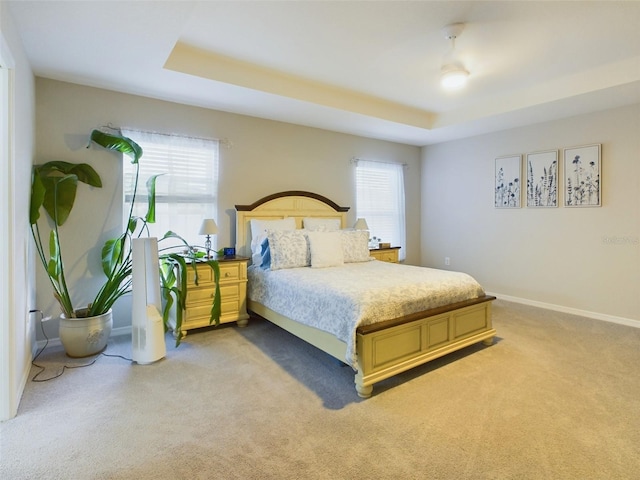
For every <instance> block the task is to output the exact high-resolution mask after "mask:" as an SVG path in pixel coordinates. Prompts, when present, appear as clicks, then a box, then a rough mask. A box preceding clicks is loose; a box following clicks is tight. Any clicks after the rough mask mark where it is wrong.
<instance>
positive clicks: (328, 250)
mask: <svg viewBox="0 0 640 480" xmlns="http://www.w3.org/2000/svg"><path fill="white" fill-rule="evenodd" d="M307 238H308V239H309V250H310V251H311V267H312V268H323V267H337V266H340V265H342V264H343V263H344V259H343V254H342V235H341V233H340V232H308V233H307Z"/></svg>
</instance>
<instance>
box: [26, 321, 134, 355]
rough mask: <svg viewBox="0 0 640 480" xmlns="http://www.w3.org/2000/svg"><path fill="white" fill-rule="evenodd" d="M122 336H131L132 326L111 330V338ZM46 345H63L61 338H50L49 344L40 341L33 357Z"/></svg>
mask: <svg viewBox="0 0 640 480" xmlns="http://www.w3.org/2000/svg"><path fill="white" fill-rule="evenodd" d="M120 335H131V325H129V326H127V327H118V328H114V329H112V330H111V336H112V337H117V336H120ZM45 344H46V345H47V348H48V347H59V346H62V343H60V338H59V337H54V338H50V339H49V343H47V341H46V340H38V341H37V342H36V345H35V352H32V354H33V355H36V353H37V352H38V351H39V350H40V349H41V348H42V347H44V346H45Z"/></svg>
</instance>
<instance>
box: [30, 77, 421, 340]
mask: <svg viewBox="0 0 640 480" xmlns="http://www.w3.org/2000/svg"><path fill="white" fill-rule="evenodd" d="M36 91H37V108H36V111H37V151H36V157H37V161H38V163H41V162H45V161H48V160H53V159H60V160H68V161H75V162H80V161H84V162H87V163H90V164H92V165H93V166H94V167H95V168H96V169H97V170H98V172H99V173H100V175H101V176H102V178H103V182H104V188H103V189H102V190H96V191H93V192H89V191H88V189H86V188H85V189H84V190H83V191H81V192H80V194H79V195H80V198H82V199H84V201H80V202H79V203H78V205H77V206H76V207H74V211H73V213H72V215H71V217H70V219H69V220H68V223H67V224H65V225H64V227H63V228H64V229H65V231H64V237H63V242H64V243H63V248H65V251H64V255H65V261H66V262H67V264H68V267H67V268H68V269H69V270H70V273H71V279H72V280H73V283H74V284H75V283H76V281H75V280H77V279H79V278H82V279H83V282H82V288H74V291H73V293H72V295H73V296H74V298H76V299H78V300H82V301H88V299H89V298H90V296H91V295H93V292H95V289H96V288H97V287H98V285H99V283H100V281H101V277H100V272H99V269H98V265H99V246H101V245H102V243H103V242H104V240H105V239H107V238H109V237H110V236H113V234H114V233H115V232H116V231H117V229H118V228H119V222H120V221H121V198H122V191H121V186H120V178H121V167H120V165H119V164H118V163H117V162H116V161H114V158H115V157H114V155H113V154H112V153H110V152H104V151H102V152H100V151H98V150H96V149H90V150H87V149H86V148H85V146H86V144H87V139H88V135H89V134H90V132H91V130H92V129H93V128H97V127H100V126H101V125H105V124H107V123H112V124H113V125H116V126H126V127H130V128H134V129H141V130H150V131H158V132H166V133H175V134H182V135H191V136H197V137H207V138H226V139H228V140H229V142H230V144H231V147H230V148H224V147H221V149H220V179H219V183H220V185H219V209H218V216H217V219H216V220H217V223H218V225H219V228H220V233H219V234H218V237H217V240H218V246H219V247H223V246H233V245H234V243H235V213H234V212H235V209H234V205H236V204H250V203H253V202H254V201H256V200H258V199H260V198H262V197H264V196H266V195H269V194H272V193H276V192H279V191H285V190H308V191H312V192H316V193H319V194H321V195H324V196H326V197H328V198H330V199H332V200H334V201H335V202H337V203H338V204H340V205H343V206H350V207H352V211H351V212H350V214H349V221H350V222H355V191H354V166H353V165H352V164H351V163H350V159H351V158H352V157H354V156H355V157H360V158H366V159H378V160H386V161H395V162H400V163H406V164H408V168H407V170H406V172H407V174H406V197H407V202H406V203H407V212H406V214H407V226H408V231H407V263H414V264H419V263H420V240H419V235H420V149H419V148H417V147H413V146H407V145H401V144H396V143H390V142H384V141H379V140H372V139H367V138H362V137H357V136H352V135H344V134H338V133H333V132H329V131H325V130H319V129H314V128H308V127H303V126H298V125H292V124H287V123H281V122H274V121H268V120H261V119H257V118H252V117H247V116H242V115H235V114H230V113H225V112H220V111H213V110H207V109H202V108H196V107H190V106H184V105H178V104H174V103H169V102H163V101H159V100H153V99H148V98H143V97H138V96H132V95H126V94H120V93H115V92H111V91H107V90H101V89H96V88H90V87H82V86H78V85H73V84H70V83H64V82H58V81H53V80H47V79H42V78H38V79H37V82H36ZM143 158H144V157H143ZM69 245H70V246H69ZM87 251H88V254H85V253H84V252H87ZM40 273H41V272H40ZM45 282H46V279H45V278H44V276H43V275H40V276H39V278H38V284H37V285H38V304H39V305H43V306H44V307H45V308H46V309H47V311H48V312H49V313H55V305H54V304H53V303H52V302H51V292H50V288H49V287H48V285H47V284H46V283H45ZM120 303H121V305H120V312H116V314H117V315H116V317H117V318H116V320H115V326H123V325H129V324H130V315H129V310H128V309H129V308H130V307H129V306H128V305H127V304H126V302H124V301H123V302H120ZM55 328H56V324H55V323H54V322H52V323H51V324H50V325H49V326H48V329H49V330H48V333H49V334H50V335H52V336H57V332H56V331H55Z"/></svg>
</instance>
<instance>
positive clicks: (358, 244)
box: [340, 230, 371, 263]
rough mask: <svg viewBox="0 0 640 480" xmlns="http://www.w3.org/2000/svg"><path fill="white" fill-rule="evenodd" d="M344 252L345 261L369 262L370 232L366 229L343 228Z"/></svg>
mask: <svg viewBox="0 0 640 480" xmlns="http://www.w3.org/2000/svg"><path fill="white" fill-rule="evenodd" d="M340 233H341V234H342V254H343V256H344V263H354V262H368V261H369V260H371V254H370V253H369V232H368V231H366V230H342V231H341V232H340Z"/></svg>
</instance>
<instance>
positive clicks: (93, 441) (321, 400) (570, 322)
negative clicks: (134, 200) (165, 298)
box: [0, 300, 640, 480]
mask: <svg viewBox="0 0 640 480" xmlns="http://www.w3.org/2000/svg"><path fill="white" fill-rule="evenodd" d="M493 311H494V316H493V317H494V326H495V328H496V329H497V331H498V338H497V339H496V342H495V344H494V345H492V346H490V347H486V346H483V345H475V346H471V347H469V348H466V349H464V350H463V351H460V352H456V353H454V354H452V355H449V356H447V357H445V358H441V359H438V360H435V361H433V362H431V363H430V364H428V365H424V366H422V367H418V368H416V369H414V370H412V371H411V372H407V373H405V374H402V375H399V376H397V377H394V378H392V379H389V380H386V381H384V382H381V383H379V384H377V385H376V386H375V387H374V394H373V397H372V398H370V399H367V400H363V399H360V398H359V397H358V396H357V394H356V392H355V388H354V386H353V372H352V370H351V369H350V368H349V367H345V366H343V365H341V364H340V363H339V362H337V361H335V360H334V359H332V358H331V357H329V356H327V355H325V354H324V353H322V352H320V351H318V350H316V349H315V348H313V347H311V346H309V345H307V344H305V343H304V342H302V341H300V340H298V339H296V338H295V337H292V336H291V335H289V334H288V333H286V332H284V331H282V330H280V329H279V328H277V327H275V326H273V325H271V324H270V323H268V322H266V321H262V320H252V321H251V322H250V324H249V326H248V327H247V328H244V329H239V328H237V327H235V326H234V325H229V326H223V327H220V328H216V329H209V330H206V331H202V332H198V333H193V334H190V335H189V336H187V337H186V340H185V341H184V342H183V343H182V345H181V346H180V347H179V348H177V349H175V348H174V347H173V342H172V339H171V337H167V357H166V358H165V359H164V360H161V361H160V362H157V363H155V364H153V365H146V366H141V365H135V364H132V363H131V362H129V361H126V360H124V359H122V358H118V357H106V356H102V355H101V356H99V357H97V360H96V362H95V363H94V364H93V365H91V366H89V367H87V368H77V369H68V370H65V372H64V374H63V375H62V376H60V377H59V378H56V379H53V380H51V381H47V382H42V383H36V382H29V383H28V385H27V387H26V390H25V393H24V397H23V399H22V402H21V405H20V408H19V411H18V416H17V417H16V418H14V419H12V420H10V421H8V422H5V423H2V424H0V478H2V479H12V480H13V479H43V480H45V479H74V480H75V479H80V480H82V479H214V478H215V479H243V480H245V479H403V480H404V479H603V480H604V479H606V480H609V479H637V478H640V375H639V374H638V365H640V329H636V328H632V327H626V326H621V325H616V324H611V323H606V322H602V321H598V320H592V319H588V318H582V317H577V316H573V315H568V314H563V313H558V312H552V311H548V310H543V309H539V308H534V307H529V306H524V305H518V304H514V303H508V302H504V301H500V300H498V301H496V302H495V303H494V309H493ZM105 353H107V354H119V355H123V356H125V357H130V356H131V348H130V339H129V338H128V337H117V338H112V339H111V340H110V344H109V347H108V349H107V351H106V352H105ZM37 363H38V364H40V365H42V366H44V367H46V371H45V372H44V373H42V374H41V375H40V377H39V378H41V379H42V378H47V377H50V376H53V375H55V374H56V373H57V372H59V371H60V369H61V368H62V365H69V366H74V365H80V364H85V363H88V362H87V361H86V360H72V359H69V358H66V357H65V355H64V353H63V352H62V351H61V350H60V349H59V348H49V349H47V350H45V351H44V353H43V354H42V355H41V357H40V358H39V359H38V361H37ZM38 371H39V369H37V368H35V367H34V368H33V369H32V373H31V376H32V377H33V376H34V375H35V374H36V373H37V372H38Z"/></svg>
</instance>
